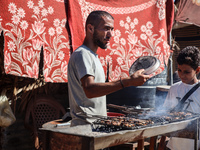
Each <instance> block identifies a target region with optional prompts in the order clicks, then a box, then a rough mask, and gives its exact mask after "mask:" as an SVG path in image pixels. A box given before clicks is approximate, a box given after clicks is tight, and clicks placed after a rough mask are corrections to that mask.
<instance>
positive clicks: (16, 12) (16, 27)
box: [0, 0, 69, 82]
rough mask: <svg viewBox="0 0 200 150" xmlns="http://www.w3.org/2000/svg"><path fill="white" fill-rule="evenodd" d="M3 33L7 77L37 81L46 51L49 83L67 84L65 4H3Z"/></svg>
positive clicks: (28, 0)
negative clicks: (42, 55) (14, 76)
mask: <svg viewBox="0 0 200 150" xmlns="http://www.w3.org/2000/svg"><path fill="white" fill-rule="evenodd" d="M0 11H1V14H0V18H1V20H0V30H3V32H4V40H5V44H4V68H5V72H6V73H7V74H12V75H16V76H23V77H30V78H38V73H39V62H40V52H41V48H42V46H43V51H44V68H43V69H44V71H43V74H44V77H45V81H47V82H67V62H68V60H69V39H68V33H67V31H66V29H65V23H66V14H65V6H64V1H63V0H50V1H49V0H25V1H14V0H7V1H1V5H0Z"/></svg>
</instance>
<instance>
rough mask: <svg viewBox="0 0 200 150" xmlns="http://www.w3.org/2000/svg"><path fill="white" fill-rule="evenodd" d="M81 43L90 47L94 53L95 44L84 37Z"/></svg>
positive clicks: (95, 49) (95, 50)
mask: <svg viewBox="0 0 200 150" xmlns="http://www.w3.org/2000/svg"><path fill="white" fill-rule="evenodd" d="M83 45H85V46H87V47H88V48H90V49H91V50H92V51H93V52H94V53H96V52H97V49H98V46H95V45H94V44H93V43H92V42H90V41H88V40H86V39H85V40H84V42H83Z"/></svg>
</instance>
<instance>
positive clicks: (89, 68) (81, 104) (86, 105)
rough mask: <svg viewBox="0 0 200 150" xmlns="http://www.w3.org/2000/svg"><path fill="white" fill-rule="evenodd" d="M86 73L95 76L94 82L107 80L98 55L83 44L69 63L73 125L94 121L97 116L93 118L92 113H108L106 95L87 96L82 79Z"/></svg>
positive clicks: (69, 87) (102, 114) (103, 114)
mask: <svg viewBox="0 0 200 150" xmlns="http://www.w3.org/2000/svg"><path fill="white" fill-rule="evenodd" d="M85 75H92V76H94V82H98V83H104V82H105V74H104V70H103V67H102V65H101V62H100V60H99V58H98V55H97V54H95V53H94V52H93V51H92V50H90V49H89V48H88V47H86V46H85V45H82V46H80V47H79V48H78V49H76V50H75V51H74V52H73V53H72V55H71V57H70V60H69V63H68V91H69V104H70V112H71V116H72V121H71V126H75V125H84V124H88V123H92V122H93V121H95V119H96V118H91V115H101V116H106V115H107V110H106V96H101V97H97V98H87V97H86V95H85V92H84V90H83V87H82V86H81V80H80V79H81V78H82V77H84V76H85Z"/></svg>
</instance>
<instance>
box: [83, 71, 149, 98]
mask: <svg viewBox="0 0 200 150" xmlns="http://www.w3.org/2000/svg"><path fill="white" fill-rule="evenodd" d="M143 71H144V69H141V70H138V71H137V72H135V73H134V74H133V75H131V76H130V77H127V78H122V79H121V82H122V83H121V82H120V80H118V81H112V82H106V83H95V82H94V76H91V75H86V76H84V77H83V78H81V83H82V86H83V90H84V92H85V95H86V96H87V97H88V98H94V97H99V96H104V95H107V94H110V93H113V92H115V91H117V90H120V89H122V88H123V86H124V87H128V86H140V85H142V84H144V82H146V81H147V80H148V79H149V78H150V76H149V75H144V74H142V72H143ZM122 84H123V86H122Z"/></svg>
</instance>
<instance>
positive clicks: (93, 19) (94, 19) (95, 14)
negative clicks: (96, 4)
mask: <svg viewBox="0 0 200 150" xmlns="http://www.w3.org/2000/svg"><path fill="white" fill-rule="evenodd" d="M103 16H107V17H110V18H112V19H114V18H113V16H112V15H111V14H109V13H108V12H106V11H102V10H96V11H92V12H91V13H90V14H89V16H88V17H87V20H86V24H85V27H86V26H87V25H88V24H91V25H93V26H94V27H97V26H98V25H99V23H100V21H101V19H102V17H103Z"/></svg>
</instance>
